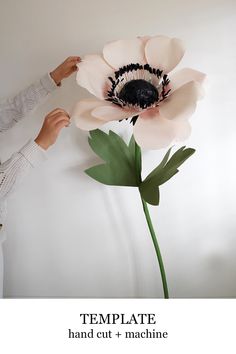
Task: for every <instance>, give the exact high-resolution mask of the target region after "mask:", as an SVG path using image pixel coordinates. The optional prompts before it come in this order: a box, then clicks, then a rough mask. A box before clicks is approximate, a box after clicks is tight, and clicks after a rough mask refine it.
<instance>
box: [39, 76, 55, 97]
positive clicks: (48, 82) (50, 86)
mask: <svg viewBox="0 0 236 354" xmlns="http://www.w3.org/2000/svg"><path fill="white" fill-rule="evenodd" d="M40 82H41V84H42V86H43V87H44V88H45V90H46V91H47V92H48V93H50V92H52V91H54V90H55V89H56V88H57V84H56V83H55V81H54V80H53V79H52V77H51V75H50V74H49V73H47V74H45V75H44V76H43V77H42V78H41V80H40Z"/></svg>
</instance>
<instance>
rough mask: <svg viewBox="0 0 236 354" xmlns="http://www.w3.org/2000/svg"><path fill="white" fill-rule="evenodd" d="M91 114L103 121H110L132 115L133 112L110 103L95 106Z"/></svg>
mask: <svg viewBox="0 0 236 354" xmlns="http://www.w3.org/2000/svg"><path fill="white" fill-rule="evenodd" d="M92 115H93V116H94V117H96V118H100V119H103V120H105V121H111V120H120V119H124V118H129V117H133V116H134V115H135V113H134V112H131V111H127V110H124V109H123V108H119V107H116V106H115V105H114V104H110V105H106V106H101V107H97V108H95V109H94V110H93V111H92Z"/></svg>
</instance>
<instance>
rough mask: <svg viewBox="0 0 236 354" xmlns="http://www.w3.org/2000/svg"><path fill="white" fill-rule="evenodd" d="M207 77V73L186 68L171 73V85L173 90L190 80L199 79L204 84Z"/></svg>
mask: <svg viewBox="0 0 236 354" xmlns="http://www.w3.org/2000/svg"><path fill="white" fill-rule="evenodd" d="M205 78H206V74H204V73H202V72H200V71H197V70H193V69H190V68H184V69H181V70H178V71H176V72H175V73H173V74H170V76H169V79H170V87H171V90H172V92H173V91H175V90H177V89H178V88H179V87H181V86H183V85H184V84H186V83H187V82H190V81H197V82H198V83H199V84H202V83H203V82H204V80H205Z"/></svg>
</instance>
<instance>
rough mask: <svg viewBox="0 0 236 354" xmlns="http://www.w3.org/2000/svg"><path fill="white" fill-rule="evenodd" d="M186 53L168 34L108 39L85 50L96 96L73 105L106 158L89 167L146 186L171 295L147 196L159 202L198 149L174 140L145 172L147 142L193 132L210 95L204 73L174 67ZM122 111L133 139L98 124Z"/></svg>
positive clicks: (113, 181)
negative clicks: (95, 50) (98, 50)
mask: <svg viewBox="0 0 236 354" xmlns="http://www.w3.org/2000/svg"><path fill="white" fill-rule="evenodd" d="M183 55H184V48H183V44H182V42H181V41H180V40H179V39H176V38H173V39H172V38H168V37H165V36H155V37H142V38H135V39H132V40H119V41H115V42H111V43H109V44H107V45H105V47H104V48H103V54H102V55H97V54H94V55H86V56H85V57H84V59H83V61H82V63H80V64H79V71H78V73H77V83H78V84H79V85H80V86H82V87H84V88H86V89H87V90H88V91H89V92H90V93H91V94H93V95H94V96H95V97H94V98H91V99H87V100H81V101H79V102H78V103H77V104H76V106H75V109H74V113H73V117H74V119H75V122H76V125H77V126H78V127H79V128H81V129H84V130H89V131H90V137H89V144H90V146H91V148H92V150H93V151H94V152H95V153H96V154H97V155H98V156H99V157H100V158H101V159H102V160H103V163H102V164H99V165H96V166H92V167H90V168H88V169H87V170H86V171H85V172H86V173H87V175H89V176H90V177H91V178H93V179H94V180H96V181H98V182H100V183H103V184H107V185H113V186H129V187H136V188H137V189H138V191H139V193H140V197H141V202H142V206H143V211H144V214H145V218H146V221H147V225H148V229H149V232H150V235H151V238H152V242H153V245H154V248H155V252H156V257H157V260H158V264H159V269H160V273H161V279H162V287H163V294H164V297H165V298H168V297H169V291H168V286H167V279H166V273H165V268H164V262H163V259H162V255H161V251H160V247H159V244H158V241H157V236H156V233H155V230H154V227H153V224H152V220H151V216H150V214H149V210H148V206H147V203H148V204H151V205H159V200H160V186H162V185H163V184H164V183H165V182H167V181H169V179H170V178H172V177H173V176H174V175H175V174H176V173H178V172H179V167H180V166H181V165H182V164H183V163H184V162H185V161H186V160H187V159H188V158H189V157H190V156H192V155H193V153H194V152H195V150H194V149H192V148H186V147H185V146H182V147H181V148H180V149H178V150H177V151H176V152H175V153H174V154H173V155H172V156H170V154H171V149H172V148H170V149H169V150H168V151H167V152H166V154H165V156H164V158H163V159H162V161H161V162H160V164H159V165H158V166H157V167H156V168H155V169H154V170H153V171H151V172H150V173H149V174H148V175H147V176H146V178H144V179H143V175H142V150H141V148H147V149H159V148H163V147H165V146H168V145H169V144H170V143H171V142H172V141H173V140H184V139H185V138H187V137H188V135H189V134H190V132H191V128H190V124H189V118H190V116H191V115H192V114H193V113H194V111H195V109H196V105H197V101H198V100H199V99H200V98H201V97H202V96H203V90H202V83H203V80H204V78H205V74H203V73H201V72H199V71H196V70H193V69H189V68H185V69H181V70H179V71H177V72H174V73H172V70H173V69H174V68H175V67H176V66H177V65H178V63H179V62H180V60H181V59H182V57H183ZM123 119H130V122H131V123H132V124H133V126H134V128H133V135H132V137H131V139H130V142H129V143H128V144H126V143H125V142H124V140H123V139H122V138H121V137H120V136H119V135H117V134H116V133H115V132H113V131H109V133H108V134H107V133H105V132H103V131H102V130H100V129H97V128H99V127H101V126H102V125H103V124H105V123H107V122H109V121H120V120H123Z"/></svg>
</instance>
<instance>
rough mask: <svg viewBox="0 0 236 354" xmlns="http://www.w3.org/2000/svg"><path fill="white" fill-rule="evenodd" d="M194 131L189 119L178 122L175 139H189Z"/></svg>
mask: <svg viewBox="0 0 236 354" xmlns="http://www.w3.org/2000/svg"><path fill="white" fill-rule="evenodd" d="M173 122H175V121H173ZM191 132H192V128H191V125H190V123H189V122H188V121H182V122H179V121H178V122H177V124H176V125H175V141H177V142H178V141H183V140H186V139H188V137H189V136H190V134H191Z"/></svg>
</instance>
